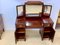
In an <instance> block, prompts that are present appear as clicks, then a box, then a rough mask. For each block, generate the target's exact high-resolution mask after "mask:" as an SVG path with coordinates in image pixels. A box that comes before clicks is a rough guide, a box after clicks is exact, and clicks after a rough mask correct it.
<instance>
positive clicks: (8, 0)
mask: <svg viewBox="0 0 60 45" xmlns="http://www.w3.org/2000/svg"><path fill="white" fill-rule="evenodd" d="M26 1H27V0H0V6H1V7H0V9H1V10H0V13H2V15H3V18H4V27H5V30H15V19H16V5H21V4H24V2H26ZM35 1H36V0H35ZM42 1H43V2H44V3H45V4H52V5H53V10H52V13H51V18H52V20H53V21H54V27H55V23H56V19H57V13H58V10H59V8H60V7H59V3H60V1H59V0H42Z"/></svg>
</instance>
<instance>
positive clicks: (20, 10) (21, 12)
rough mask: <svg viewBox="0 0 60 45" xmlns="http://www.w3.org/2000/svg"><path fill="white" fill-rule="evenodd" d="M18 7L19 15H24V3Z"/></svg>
mask: <svg viewBox="0 0 60 45" xmlns="http://www.w3.org/2000/svg"><path fill="white" fill-rule="evenodd" d="M16 8H17V16H22V15H23V5H19V6H17V7H16Z"/></svg>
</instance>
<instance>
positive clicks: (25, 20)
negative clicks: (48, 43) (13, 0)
mask: <svg viewBox="0 0 60 45" xmlns="http://www.w3.org/2000/svg"><path fill="white" fill-rule="evenodd" d="M26 5H27V6H28V7H27V6H26ZM32 5H33V6H37V7H39V6H40V7H39V9H40V8H41V9H40V10H38V9H36V10H37V12H36V10H35V9H34V8H33V7H32V8H33V9H34V11H35V12H32V10H30V9H29V6H32ZM18 7H19V8H18ZM45 7H46V8H45ZM26 8H27V9H26ZM35 8H36V7H35ZM47 8H48V10H47ZM45 10H46V11H47V12H48V13H47V12H46V13H45V12H44V11H45ZM27 11H28V12H27ZM30 11H31V12H30ZM50 11H51V8H50V5H45V6H44V3H42V2H35V1H32V2H30V1H29V2H26V3H25V4H24V5H19V6H17V18H16V23H15V26H16V31H15V41H16V43H17V41H18V40H19V39H24V40H25V41H26V29H25V28H42V29H41V30H40V31H39V32H40V34H41V37H42V40H43V39H44V38H49V39H51V40H52V41H53V38H54V34H55V31H54V29H53V28H52V27H53V21H52V20H51V18H50V13H51V12H50Z"/></svg>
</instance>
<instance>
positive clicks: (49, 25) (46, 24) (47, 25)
mask: <svg viewBox="0 0 60 45" xmlns="http://www.w3.org/2000/svg"><path fill="white" fill-rule="evenodd" d="M43 25H44V27H52V26H53V24H49V23H45V24H43Z"/></svg>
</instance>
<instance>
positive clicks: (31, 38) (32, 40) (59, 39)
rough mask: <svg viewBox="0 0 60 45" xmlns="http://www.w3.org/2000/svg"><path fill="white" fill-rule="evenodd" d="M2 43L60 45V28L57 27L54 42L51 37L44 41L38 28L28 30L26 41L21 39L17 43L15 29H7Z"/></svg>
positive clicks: (0, 43) (9, 44) (7, 44)
mask: <svg viewBox="0 0 60 45" xmlns="http://www.w3.org/2000/svg"><path fill="white" fill-rule="evenodd" d="M0 45H60V29H56V33H55V37H54V41H53V43H52V42H51V40H49V39H44V40H43V41H42V40H41V36H40V35H39V31H38V30H37V31H36V30H27V31H26V41H24V40H20V41H18V42H17V44H15V37H14V31H5V32H4V33H3V35H2V39H1V40H0Z"/></svg>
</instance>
